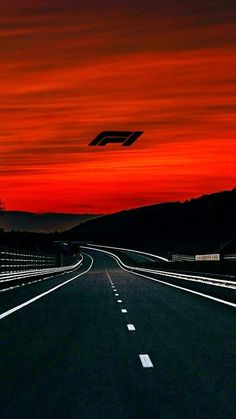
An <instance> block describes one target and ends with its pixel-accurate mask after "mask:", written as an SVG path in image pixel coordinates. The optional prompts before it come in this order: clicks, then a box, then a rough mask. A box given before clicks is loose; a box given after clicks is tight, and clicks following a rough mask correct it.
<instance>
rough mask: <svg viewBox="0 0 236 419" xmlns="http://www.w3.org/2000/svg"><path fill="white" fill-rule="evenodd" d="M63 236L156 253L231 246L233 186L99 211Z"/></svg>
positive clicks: (235, 205)
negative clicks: (185, 197) (194, 196)
mask: <svg viewBox="0 0 236 419" xmlns="http://www.w3.org/2000/svg"><path fill="white" fill-rule="evenodd" d="M63 238H66V239H71V240H81V241H94V242H95V243H98V244H107V245H116V246H124V247H126V246H127V247H130V248H139V249H146V250H152V251H158V252H180V253H185V252H186V253H191V252H193V253H195V252H209V251H210V252H212V251H218V250H219V249H224V248H225V249H226V247H227V251H236V189H233V190H231V191H225V192H219V193H214V194H210V195H204V196H202V197H200V198H197V199H191V200H189V201H185V202H170V203H164V204H157V205H151V206H146V207H141V208H137V209H132V210H128V211H122V212H119V213H115V214H111V215H106V216H102V217H99V218H97V219H95V220H90V221H87V222H85V223H83V224H81V225H79V226H77V227H74V228H73V229H72V230H70V231H68V232H65V233H63Z"/></svg>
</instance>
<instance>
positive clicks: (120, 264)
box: [81, 246, 236, 307]
mask: <svg viewBox="0 0 236 419" xmlns="http://www.w3.org/2000/svg"><path fill="white" fill-rule="evenodd" d="M81 247H83V248H85V249H90V250H96V251H97V252H102V253H106V254H108V255H109V256H111V257H113V259H115V261H116V263H117V265H118V266H119V267H120V268H121V269H122V270H123V271H125V272H128V273H130V274H133V275H138V276H142V277H143V278H147V279H151V281H155V282H160V283H161V284H164V285H167V286H168V287H172V288H177V289H180V290H182V291H186V292H190V293H191V294H196V295H200V297H204V298H207V299H208V300H213V301H217V302H218V303H221V304H225V305H227V306H231V307H236V304H235V303H230V302H229V301H225V300H222V299H221V298H216V297H212V296H211V295H208V294H203V293H202V292H198V291H193V290H190V289H188V288H184V287H180V286H179V285H174V284H170V283H169V282H165V281H160V279H156V278H153V277H151V276H147V275H143V274H140V273H138V272H132V271H130V270H128V269H125V268H124V267H123V266H122V264H123V262H122V261H121V260H120V258H118V256H116V255H114V254H113V253H111V252H107V251H106V250H101V249H96V248H94V247H89V246H81ZM124 266H126V265H124ZM131 268H132V267H130V269H131ZM133 269H135V267H133Z"/></svg>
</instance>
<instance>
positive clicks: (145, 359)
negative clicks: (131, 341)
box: [139, 354, 154, 368]
mask: <svg viewBox="0 0 236 419" xmlns="http://www.w3.org/2000/svg"><path fill="white" fill-rule="evenodd" d="M139 358H140V361H141V363H142V366H143V368H154V366H153V363H152V361H151V359H150V357H149V355H148V354H140V355H139Z"/></svg>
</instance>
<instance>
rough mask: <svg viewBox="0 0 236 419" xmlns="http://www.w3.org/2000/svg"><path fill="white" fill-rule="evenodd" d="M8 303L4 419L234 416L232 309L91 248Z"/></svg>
mask: <svg viewBox="0 0 236 419" xmlns="http://www.w3.org/2000/svg"><path fill="white" fill-rule="evenodd" d="M92 260H93V262H92ZM83 272H86V273H84V274H83ZM78 275H80V276H78ZM69 280H70V282H68V281H69ZM65 282H66V283H65ZM59 285H60V287H58V286H59ZM42 294H43V295H42ZM36 296H37V299H36V300H34V298H35V297H36ZM118 300H121V302H118ZM23 303H25V305H23V306H22V304H23ZM0 306H1V310H0V312H1V316H0V326H1V328H0V339H1V340H0V342H1V356H0V374H1V388H0V418H1V419H32V418H33V419H39V418H40V419H41V418H44V419H47V418H48V419H49V418H50V419H52V418H58V417H60V418H65V419H185V418H186V419H223V418H224V419H231V418H232V419H233V418H235V390H236V388H235V381H236V380H235V378H236V377H235V342H236V329H235V320H236V316H235V308H234V307H230V306H227V305H224V304H220V303H218V302H216V301H212V300H209V299H206V298H202V297H200V296H198V295H194V294H191V293H187V292H185V291H183V290H179V289H175V288H172V287H169V286H166V285H164V284H161V283H157V282H153V281H150V280H148V279H145V278H141V277H140V276H137V275H135V274H133V273H128V272H126V271H124V270H122V269H121V268H120V267H119V266H118V265H117V263H116V261H115V260H114V259H113V258H112V257H110V256H109V255H106V254H103V253H101V252H97V251H92V250H86V255H85V258H84V264H83V267H82V268H80V269H78V271H77V272H76V271H74V272H72V273H67V274H64V275H60V276H57V277H55V278H53V279H50V280H48V281H44V282H39V283H35V284H32V285H28V286H25V287H22V288H18V289H16V290H12V291H8V292H4V293H1V294H0ZM12 309H13V310H12ZM122 310H127V312H122ZM127 325H132V326H129V328H131V329H133V328H135V330H129V329H128V327H127ZM140 355H147V356H146V357H144V358H143V357H140ZM141 358H142V362H143V363H142V362H141ZM145 366H148V367H149V368H145Z"/></svg>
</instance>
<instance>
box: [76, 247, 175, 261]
mask: <svg viewBox="0 0 236 419" xmlns="http://www.w3.org/2000/svg"><path fill="white" fill-rule="evenodd" d="M93 246H98V247H103V248H104V249H113V250H114V249H115V250H124V251H128V252H131V253H138V254H141V255H144V256H145V255H147V256H151V257H154V258H155V259H161V260H164V261H166V262H170V261H169V259H166V258H164V257H163V256H158V255H153V254H152V253H147V252H141V251H140V250H133V249H125V248H124V247H113V246H102V245H100V244H93ZM81 247H86V246H81ZM94 250H97V249H94Z"/></svg>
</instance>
